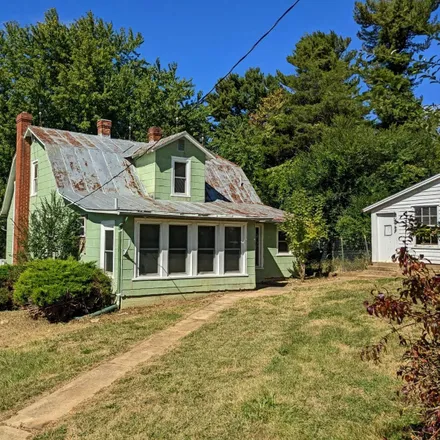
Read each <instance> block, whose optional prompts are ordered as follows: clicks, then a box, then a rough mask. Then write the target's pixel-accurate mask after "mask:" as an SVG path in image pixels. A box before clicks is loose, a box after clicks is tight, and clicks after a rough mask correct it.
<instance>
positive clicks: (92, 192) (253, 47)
mask: <svg viewBox="0 0 440 440" xmlns="http://www.w3.org/2000/svg"><path fill="white" fill-rule="evenodd" d="M300 1H301V0H296V1H295V2H293V3H292V4H291V5H290V6H289V7H288V8H287V9H286V10H285V11H284V12H283V13H282V14H281V15H280V16H279V17H278V18H277V20H276V21H275V23H274V24H273V25H272V26H271V27H270V28H269V30H267V31H266V32H265V33H264V34H263V35H262V36H261V37H260V38H259V39H258V40H257V41H256V42H255V43H254V44H253V45H252V47H251V48H250V49H249V50H248V51H247V52H246V53H245V54H244V55H243V56H242V57H241V58H240V59H239V60H238V61H237V62H236V63H235V64H234V65H233V66H232V67H231V68H230V69H229V71H228V73H226V75H224V76H222V77H221V78H220V79H219V80H218V81H217V82H216V83H215V84H214V86H213V87H212V88H211V90H209V92H208V93H206V94H205V95H203V96H202V97H201V98H200V99H198V100H197V101H196V102H195V103H194V104H193V107H192V108H191V109H190V110H192V109H195V108H197V107H198V106H199V105H201V104H202V103H203V102H204V101H205V100H206V98H207V97H208V96H209V95H210V94H211V93H212V92H213V91H214V90H215V89H216V88H217V86H218V85H219V84H220V83H221V82H222V81H224V80H225V79H226V78H227V77H228V76H229V75H230V74H231V73H232V72H233V71H234V69H235V68H236V67H237V66H239V65H240V64H241V63H242V62H243V61H244V60H245V59H246V58H247V57H248V56H249V55H250V54H251V53H252V52H253V51H254V50H255V49H256V48H257V46H258V45H259V44H260V43H261V42H262V41H263V40H264V39H265V38H266V37H268V36H269V34H270V33H272V31H273V30H274V29H275V28H276V27H277V26H278V24H279V23H280V22H281V20H283V18H284V17H285V16H286V15H287V14H288V13H289V12H290V11H291V10H292V9H293V8H295V6H296V5H297V4H298V3H299V2H300ZM158 142H160V139H159V140H157V141H156V142H155V143H154V144H153V145H152V146H151V147H150V148H154V147H155V146H156V144H157V143H158ZM130 148H131V146H130V147H128V148H127V149H126V150H124V151H123V153H122V154H124V153H125V152H126V151H128V150H129V149H130ZM131 165H132V164H131V163H130V164H129V165H128V166H126V167H125V168H123V169H122V170H121V171H119V172H118V173H116V174H115V175H114V176H113V177H111V178H110V179H109V180H107V181H106V182H104V183H103V184H102V185H100V186H98V187H97V188H95V189H94V190H93V191H91V192H89V193H87V194H86V195H85V196H83V197H81V198H80V199H78V200H76V201H75V202H73V201H72V202H71V203H70V204H69V205H67V206H71V205H72V204H74V205H76V204H77V203H79V202H81V201H82V200H84V199H86V198H87V197H89V196H90V195H92V194H94V193H95V192H97V191H99V190H100V189H101V188H103V187H104V186H105V185H108V184H109V183H110V182H112V181H113V180H114V179H116V178H117V177H119V176H120V175H121V174H122V173H124V172H125V171H126V170H128V169H129V168H130V167H131Z"/></svg>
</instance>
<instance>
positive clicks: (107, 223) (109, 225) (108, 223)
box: [100, 220, 116, 277]
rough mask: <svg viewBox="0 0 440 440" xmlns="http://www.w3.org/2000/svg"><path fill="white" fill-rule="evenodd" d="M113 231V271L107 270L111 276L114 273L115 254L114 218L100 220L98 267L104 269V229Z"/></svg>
mask: <svg viewBox="0 0 440 440" xmlns="http://www.w3.org/2000/svg"><path fill="white" fill-rule="evenodd" d="M111 230H112V231H113V272H107V274H108V275H109V276H111V277H113V276H114V273H115V256H116V255H115V254H116V231H115V221H114V220H104V221H103V222H101V249H100V254H101V255H100V258H101V261H100V267H101V269H102V270H104V254H105V231H111Z"/></svg>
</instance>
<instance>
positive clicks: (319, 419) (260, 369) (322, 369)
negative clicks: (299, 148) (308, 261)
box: [36, 281, 414, 440]
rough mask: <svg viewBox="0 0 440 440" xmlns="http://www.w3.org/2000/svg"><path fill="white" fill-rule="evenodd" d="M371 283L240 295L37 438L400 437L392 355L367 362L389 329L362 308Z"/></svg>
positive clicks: (259, 439)
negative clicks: (366, 354) (367, 351)
mask: <svg viewBox="0 0 440 440" xmlns="http://www.w3.org/2000/svg"><path fill="white" fill-rule="evenodd" d="M309 286H310V287H309ZM371 286H372V283H371V282H365V281H358V282H348V281H340V282H336V283H328V284H325V283H321V284H318V283H316V284H314V285H302V286H300V287H296V288H295V289H294V290H293V292H292V293H291V294H288V295H284V296H281V297H272V298H264V299H253V300H243V301H241V302H239V303H237V304H236V305H235V306H234V307H233V308H231V309H229V310H226V311H224V312H223V313H221V314H220V316H219V317H218V319H216V320H215V321H214V322H212V323H209V324H207V325H205V326H204V327H202V328H201V329H200V330H199V331H197V332H195V333H193V334H191V335H190V336H188V337H187V338H185V339H184V341H183V344H182V345H181V346H180V347H179V348H177V349H175V350H174V351H173V352H171V353H169V354H168V355H166V356H164V357H163V358H162V359H159V360H157V361H156V362H155V363H154V364H152V365H148V366H144V367H142V368H139V369H138V370H136V371H135V372H134V373H132V374H130V375H129V376H127V377H126V378H124V379H123V380H121V381H119V382H118V383H117V384H115V386H113V387H111V388H109V389H108V390H106V391H104V392H102V393H100V394H99V395H98V396H97V397H96V398H95V399H93V400H92V401H91V402H88V403H87V404H85V405H84V406H83V407H82V408H78V410H77V412H76V413H75V414H73V415H70V416H69V417H66V418H65V419H64V420H61V421H60V422H59V423H58V424H57V425H56V426H53V427H51V428H50V429H48V430H47V431H46V432H45V433H43V434H41V435H40V436H38V437H36V439H38V440H62V439H63V440H64V439H90V440H104V439H105V440H113V439H114V440H116V439H118V440H119V439H135V440H141V439H142V440H145V439H173V440H174V439H177V440H180V439H182V440H183V439H216V440H217V439H225V440H226V439H228V440H229V439H253V440H254V439H256V440H266V439H267V440H269V439H270V440H273V439H298V440H309V439H310V440H343V439H344V440H345V439H346V440H379V439H383V438H384V437H386V438H388V439H400V438H403V437H402V427H404V426H407V424H408V423H409V422H411V421H413V420H414V416H413V415H412V414H411V413H405V415H404V416H400V415H399V410H400V409H401V403H400V401H399V400H398V398H397V397H396V394H395V390H396V388H397V387H398V382H397V380H396V379H395V375H394V371H395V368H396V361H395V360H394V359H393V357H392V356H391V355H388V356H386V357H385V359H384V362H383V363H382V364H381V365H380V366H375V365H372V364H369V363H364V362H362V361H361V360H360V358H359V351H360V349H361V348H362V347H363V346H364V345H365V344H368V343H370V342H371V341H372V340H374V339H375V338H377V337H378V335H380V334H381V333H382V332H383V331H384V330H385V328H386V327H385V326H384V325H383V324H381V323H380V322H379V321H377V320H375V319H372V318H371V317H369V316H368V315H367V314H366V313H365V311H364V309H363V306H362V302H363V300H364V299H365V298H366V297H368V291H369V290H370V287H371ZM394 350H398V348H397V347H394Z"/></svg>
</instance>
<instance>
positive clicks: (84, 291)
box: [14, 259, 113, 322]
mask: <svg viewBox="0 0 440 440" xmlns="http://www.w3.org/2000/svg"><path fill="white" fill-rule="evenodd" d="M112 299H113V296H112V283H111V279H110V278H109V277H108V276H107V275H106V274H105V273H104V272H103V271H102V270H101V269H98V268H97V267H96V265H95V264H94V263H83V262H78V261H76V260H74V259H68V260H53V259H48V260H34V261H32V262H30V263H28V264H27V270H26V271H25V272H23V273H22V274H21V276H20V278H19V279H18V281H17V283H16V285H15V291H14V300H15V301H16V303H17V304H20V305H24V306H27V307H28V309H29V311H30V313H31V315H32V316H33V317H34V318H37V317H39V316H44V317H46V318H47V319H48V320H49V321H51V322H58V321H68V320H69V319H71V318H73V317H75V316H81V315H84V314H87V313H91V312H94V311H96V310H99V309H101V308H103V307H105V306H108V305H110V304H111V302H112Z"/></svg>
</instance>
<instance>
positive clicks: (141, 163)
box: [135, 152, 157, 197]
mask: <svg viewBox="0 0 440 440" xmlns="http://www.w3.org/2000/svg"><path fill="white" fill-rule="evenodd" d="M135 166H136V169H137V173H138V176H139V179H140V180H141V182H142V183H143V184H144V186H145V190H146V191H147V193H148V194H149V195H150V196H151V197H154V189H155V186H156V170H157V166H156V152H153V153H150V154H144V155H143V156H141V157H140V158H139V159H137V160H136V162H135Z"/></svg>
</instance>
